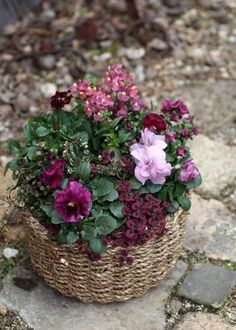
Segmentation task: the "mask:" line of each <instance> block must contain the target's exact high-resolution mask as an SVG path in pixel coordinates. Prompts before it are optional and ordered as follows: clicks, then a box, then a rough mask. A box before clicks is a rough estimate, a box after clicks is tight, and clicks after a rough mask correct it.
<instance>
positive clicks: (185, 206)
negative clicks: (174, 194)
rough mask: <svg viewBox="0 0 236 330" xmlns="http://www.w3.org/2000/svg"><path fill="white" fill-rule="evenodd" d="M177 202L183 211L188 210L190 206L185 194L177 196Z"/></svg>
mask: <svg viewBox="0 0 236 330" xmlns="http://www.w3.org/2000/svg"><path fill="white" fill-rule="evenodd" d="M178 202H179V204H180V205H181V206H182V208H183V209H184V210H185V211H188V210H189V209H190V207H191V201H190V199H189V198H188V197H187V196H184V195H182V196H179V197H178Z"/></svg>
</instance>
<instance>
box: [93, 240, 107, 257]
mask: <svg viewBox="0 0 236 330" xmlns="http://www.w3.org/2000/svg"><path fill="white" fill-rule="evenodd" d="M90 247H91V249H92V250H93V251H94V252H96V253H103V252H105V251H106V248H105V246H104V245H103V243H102V240H101V239H100V238H98V237H94V238H92V239H91V240H90Z"/></svg>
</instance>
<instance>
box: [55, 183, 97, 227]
mask: <svg viewBox="0 0 236 330" xmlns="http://www.w3.org/2000/svg"><path fill="white" fill-rule="evenodd" d="M91 200H92V195H91V192H90V191H89V190H88V189H87V188H86V187H84V186H83V185H82V184H81V183H79V182H77V181H70V182H69V184H68V185H67V186H66V187H65V188H64V189H63V190H61V191H59V192H57V193H56V197H55V202H54V208H55V210H56V211H57V213H58V214H59V215H60V216H61V217H62V219H63V220H64V221H65V222H78V221H81V220H83V219H84V218H85V217H87V216H88V215H89V213H90V207H91Z"/></svg>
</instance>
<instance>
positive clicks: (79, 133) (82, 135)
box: [76, 131, 89, 143]
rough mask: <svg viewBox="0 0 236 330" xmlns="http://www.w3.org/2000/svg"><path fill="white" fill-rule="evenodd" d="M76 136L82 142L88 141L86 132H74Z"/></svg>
mask: <svg viewBox="0 0 236 330" xmlns="http://www.w3.org/2000/svg"><path fill="white" fill-rule="evenodd" d="M76 136H78V137H80V139H81V142H82V143H85V142H88V140H89V135H88V133H87V132H84V131H82V132H78V133H76Z"/></svg>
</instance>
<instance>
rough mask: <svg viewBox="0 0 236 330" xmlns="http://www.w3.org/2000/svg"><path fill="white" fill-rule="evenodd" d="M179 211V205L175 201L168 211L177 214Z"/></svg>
mask: <svg viewBox="0 0 236 330" xmlns="http://www.w3.org/2000/svg"><path fill="white" fill-rule="evenodd" d="M178 209H179V203H178V202H177V201H174V202H173V203H172V204H171V205H170V206H169V207H168V208H167V209H166V210H167V212H168V213H171V214H172V213H175V212H176V211H178Z"/></svg>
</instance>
